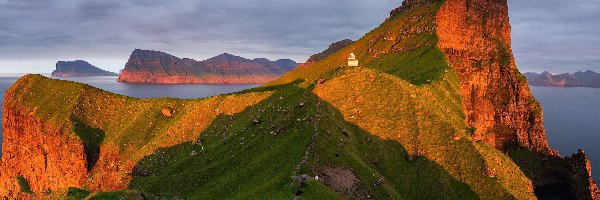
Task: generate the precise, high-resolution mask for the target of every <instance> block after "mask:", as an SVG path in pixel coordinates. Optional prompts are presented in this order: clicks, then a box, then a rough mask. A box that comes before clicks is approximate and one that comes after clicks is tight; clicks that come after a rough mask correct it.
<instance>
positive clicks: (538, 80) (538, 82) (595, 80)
mask: <svg viewBox="0 0 600 200" xmlns="http://www.w3.org/2000/svg"><path fill="white" fill-rule="evenodd" d="M523 75H524V76H525V77H527V80H529V84H530V85H533V86H549V87H593V88H600V73H596V72H593V71H591V70H588V71H585V72H581V71H579V72H575V73H564V74H556V75H552V74H551V73H549V72H547V71H546V72H543V73H541V74H538V73H534V72H527V73H525V74H523Z"/></svg>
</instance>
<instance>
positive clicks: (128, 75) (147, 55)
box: [118, 49, 297, 84]
mask: <svg viewBox="0 0 600 200" xmlns="http://www.w3.org/2000/svg"><path fill="white" fill-rule="evenodd" d="M296 66H297V63H295V62H294V61H292V60H289V59H281V60H276V61H270V60H268V59H264V58H257V59H253V60H249V59H245V58H242V57H239V56H234V55H231V54H221V55H219V56H216V57H213V58H210V59H208V60H205V61H195V60H192V59H188V58H183V59H180V58H177V57H175V56H172V55H169V54H167V53H163V52H159V51H149V50H140V49H136V50H135V51H133V53H132V54H131V57H130V58H129V61H128V62H127V64H126V65H125V69H123V71H122V73H121V76H119V79H118V81H119V82H127V83H163V84H180V83H188V84H189V83H210V84H256V83H266V82H269V81H272V80H274V79H276V78H278V77H279V76H281V74H283V73H285V72H287V71H289V70H291V69H294V68H295V67H296Z"/></svg>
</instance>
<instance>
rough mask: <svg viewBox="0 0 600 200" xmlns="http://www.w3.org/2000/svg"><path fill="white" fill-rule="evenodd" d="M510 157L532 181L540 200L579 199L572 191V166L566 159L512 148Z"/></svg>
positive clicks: (509, 152) (509, 153)
mask: <svg viewBox="0 0 600 200" xmlns="http://www.w3.org/2000/svg"><path fill="white" fill-rule="evenodd" d="M508 155H509V156H510V158H511V159H512V160H513V161H514V162H515V164H517V165H518V166H519V167H520V168H521V171H523V173H524V174H525V175H526V176H527V177H528V178H529V179H531V181H532V182H533V185H534V191H535V195H536V196H537V197H538V199H540V200H555V199H577V198H576V195H575V193H574V191H571V189H570V188H572V187H573V186H572V185H571V184H572V183H571V180H570V179H571V178H570V177H571V173H570V172H569V171H570V165H569V163H568V162H567V161H566V160H565V159H563V158H561V157H558V156H551V155H547V154H542V153H536V152H532V151H531V150H528V149H523V148H511V149H509V150H508Z"/></svg>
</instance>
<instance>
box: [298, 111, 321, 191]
mask: <svg viewBox="0 0 600 200" xmlns="http://www.w3.org/2000/svg"><path fill="white" fill-rule="evenodd" d="M316 109H317V113H316V114H315V116H314V117H315V118H314V120H312V121H311V123H312V124H313V129H314V133H313V135H312V136H311V138H310V143H309V144H308V146H307V147H306V149H305V150H304V157H302V160H301V161H300V162H299V163H298V164H297V165H296V167H294V170H293V171H292V184H293V182H294V180H293V179H294V177H296V176H297V174H298V172H299V171H300V169H301V168H302V165H304V164H305V163H306V162H307V161H308V158H309V155H310V153H311V150H312V149H313V148H314V146H315V143H316V142H317V138H318V137H319V131H318V127H317V126H318V125H317V122H318V121H319V120H320V118H321V117H322V116H321V114H322V112H321V100H318V101H317V105H316Z"/></svg>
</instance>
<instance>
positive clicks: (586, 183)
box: [567, 149, 600, 199]
mask: <svg viewBox="0 0 600 200" xmlns="http://www.w3.org/2000/svg"><path fill="white" fill-rule="evenodd" d="M567 161H568V163H569V166H570V168H571V169H570V170H571V172H572V173H571V177H570V178H571V182H572V185H575V186H577V187H572V188H571V190H572V191H573V193H575V195H576V196H577V198H578V199H600V190H598V186H596V183H595V182H594V178H593V177H592V165H591V164H590V160H589V159H588V157H587V155H586V154H585V152H583V150H581V149H580V150H579V151H578V152H577V153H576V154H573V155H572V156H571V157H568V158H567ZM590 197H591V198H590Z"/></svg>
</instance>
